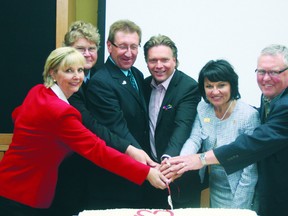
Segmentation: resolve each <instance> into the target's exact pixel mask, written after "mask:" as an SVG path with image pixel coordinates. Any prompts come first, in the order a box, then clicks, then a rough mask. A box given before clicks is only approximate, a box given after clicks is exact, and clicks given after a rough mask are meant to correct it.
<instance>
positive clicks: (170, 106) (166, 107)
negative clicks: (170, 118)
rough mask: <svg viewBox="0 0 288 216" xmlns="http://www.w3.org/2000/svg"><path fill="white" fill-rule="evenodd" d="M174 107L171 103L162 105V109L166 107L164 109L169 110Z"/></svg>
mask: <svg viewBox="0 0 288 216" xmlns="http://www.w3.org/2000/svg"><path fill="white" fill-rule="evenodd" d="M172 108H173V106H172V105H171V104H168V105H165V106H163V107H162V109H164V110H168V109H172Z"/></svg>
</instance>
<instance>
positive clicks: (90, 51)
mask: <svg viewBox="0 0 288 216" xmlns="http://www.w3.org/2000/svg"><path fill="white" fill-rule="evenodd" d="M99 44H100V35H99V33H98V30H97V29H96V28H95V27H94V26H93V25H92V24H90V23H86V22H83V21H76V22H74V23H72V24H71V26H70V28H69V30H68V32H67V33H66V34H65V38H64V45H65V46H71V47H74V48H76V49H77V50H78V51H79V52H81V53H82V54H83V56H84V57H85V59H86V64H85V77H84V82H83V84H82V86H81V87H80V89H79V91H78V92H76V93H74V94H73V95H72V96H71V97H70V98H69V103H70V104H71V105H72V106H74V107H75V108H76V109H78V110H79V111H80V113H81V116H82V122H83V124H84V125H85V126H86V127H87V128H88V129H90V130H91V131H92V132H93V133H95V134H96V135H97V136H98V137H100V138H101V139H103V140H105V142H106V144H107V145H109V146H111V147H113V148H115V149H117V150H118V151H120V152H122V153H125V154H127V155H130V156H131V157H133V158H134V159H136V160H140V161H141V162H143V157H145V155H146V154H145V152H144V151H141V150H139V149H137V148H135V147H134V146H132V141H129V140H128V139H125V138H121V137H120V136H118V135H116V134H115V133H113V132H111V131H110V130H109V128H107V127H106V126H104V125H103V124H100V123H99V121H98V120H97V118H96V117H95V115H93V113H91V112H90V111H89V110H88V109H87V98H86V89H87V85H88V83H89V80H90V79H91V78H92V77H93V76H94V74H95V73H96V69H95V64H96V61H97V57H98V55H97V50H98V47H99ZM142 155H144V156H143V157H141V156H142ZM139 158H140V159H139ZM102 170H103V169H101V168H99V167H97V166H95V164H93V163H91V162H90V161H89V160H87V159H85V158H83V157H82V156H80V155H78V154H76V153H75V154H72V155H71V156H70V157H68V158H66V160H65V161H64V162H63V163H62V164H61V167H60V171H59V181H58V185H57V191H56V196H55V200H54V203H53V205H52V207H51V210H52V211H55V212H57V211H58V212H61V213H63V215H64V214H65V213H66V214H67V215H72V214H75V213H78V212H79V211H80V210H83V209H85V208H89V207H90V208H97V207H98V205H101V203H102V202H99V204H97V206H95V205H94V204H93V203H95V202H94V194H95V193H98V188H99V187H101V184H102V183H103V181H104V180H99V179H101V174H102ZM99 194H100V193H99ZM54 209H55V210H54ZM64 212H65V213H64Z"/></svg>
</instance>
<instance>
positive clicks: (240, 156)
mask: <svg viewBox="0 0 288 216" xmlns="http://www.w3.org/2000/svg"><path fill="white" fill-rule="evenodd" d="M259 112H260V116H261V121H262V125H260V126H259V127H257V128H256V129H255V131H254V133H253V134H252V135H251V136H248V135H240V136H239V137H238V138H237V139H236V140H235V142H234V143H232V144H231V145H225V146H223V147H220V148H217V149H215V150H214V153H215V156H216V157H217V159H218V160H219V162H220V163H221V165H223V166H224V168H225V170H226V171H227V173H228V174H229V173H232V172H234V171H237V170H238V169H242V168H244V167H246V166H247V165H250V164H252V163H255V162H258V170H259V180H258V189H259V193H260V205H261V207H260V215H261V216H262V215H263V216H274V215H288V205H287V203H288V196H287V193H288V172H287V171H288V89H286V90H285V91H284V93H283V94H282V95H281V97H280V98H279V100H278V101H276V102H275V103H274V104H272V105H271V107H270V113H269V115H268V118H267V120H266V122H265V123H264V104H262V103H261V106H260V109H259Z"/></svg>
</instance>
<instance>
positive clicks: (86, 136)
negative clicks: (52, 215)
mask: <svg viewBox="0 0 288 216" xmlns="http://www.w3.org/2000/svg"><path fill="white" fill-rule="evenodd" d="M12 117H13V120H14V123H15V126H14V136H13V140H12V143H11V145H10V147H9V150H8V151H7V152H6V153H5V156H4V158H3V159H2V161H1V163H0V196H3V197H5V198H8V199H11V200H14V201H16V202H20V203H22V204H25V205H28V206H31V207H35V208H47V207H49V205H50V204H51V201H52V199H53V196H54V191H55V185H56V182H57V177H58V176H57V175H58V167H59V165H60V163H61V162H62V161H63V159H64V158H65V157H66V156H68V155H69V154H71V152H72V151H75V152H77V153H79V154H81V155H82V156H83V157H85V158H87V159H89V160H91V161H92V162H93V163H95V164H97V165H99V166H100V167H103V168H104V169H107V170H110V171H111V172H114V173H115V174H117V175H121V176H123V177H125V178H127V179H129V180H131V181H133V182H135V183H138V184H141V183H143V181H144V180H145V178H146V176H147V174H148V172H149V167H148V166H145V165H143V164H141V163H138V162H136V161H135V160H133V159H131V158H130V157H129V156H127V155H124V154H122V153H120V152H118V151H116V150H114V149H113V148H110V147H107V146H106V144H105V142H104V141H103V140H101V139H100V138H99V137H97V136H95V134H93V133H92V132H91V131H90V130H88V129H87V128H86V127H84V126H83V124H82V122H81V114H80V113H79V111H78V110H76V109H75V108H74V107H72V106H71V105H69V104H68V103H66V102H65V101H63V100H61V99H59V98H58V96H57V95H56V94H55V93H54V92H53V91H52V90H51V88H46V87H45V86H44V85H37V86H35V87H34V88H32V89H31V90H30V91H29V93H28V95H27V96H26V98H25V100H24V102H23V104H22V105H21V106H19V107H18V108H16V109H15V110H14V112H13V114H12ZM136 173H137V174H136Z"/></svg>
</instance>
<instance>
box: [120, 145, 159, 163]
mask: <svg viewBox="0 0 288 216" xmlns="http://www.w3.org/2000/svg"><path fill="white" fill-rule="evenodd" d="M125 154H127V155H129V156H130V157H132V158H133V159H135V160H137V161H138V162H140V163H143V164H145V165H148V166H151V167H156V166H157V165H158V163H156V162H154V161H153V160H152V159H151V158H150V157H149V156H148V154H147V153H146V152H145V151H143V150H142V149H138V148H136V147H134V146H132V145H129V146H128V148H127V149H126V152H125Z"/></svg>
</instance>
